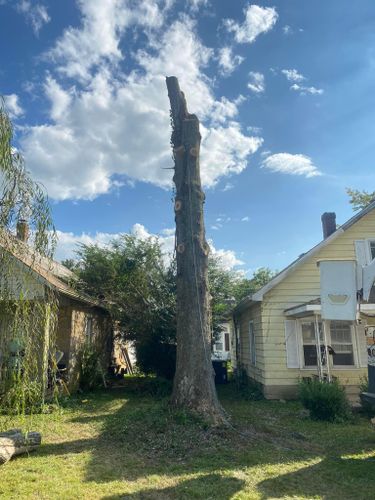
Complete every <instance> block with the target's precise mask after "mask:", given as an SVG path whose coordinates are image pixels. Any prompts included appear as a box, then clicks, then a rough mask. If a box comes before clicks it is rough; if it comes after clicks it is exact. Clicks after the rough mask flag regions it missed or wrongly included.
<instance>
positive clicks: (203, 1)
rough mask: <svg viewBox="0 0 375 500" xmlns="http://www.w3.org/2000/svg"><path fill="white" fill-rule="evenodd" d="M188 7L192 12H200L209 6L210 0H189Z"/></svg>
mask: <svg viewBox="0 0 375 500" xmlns="http://www.w3.org/2000/svg"><path fill="white" fill-rule="evenodd" d="M187 4H188V7H189V8H190V10H191V11H192V12H198V10H199V9H201V8H202V7H208V5H209V4H210V3H209V0H187Z"/></svg>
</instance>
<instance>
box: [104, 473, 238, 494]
mask: <svg viewBox="0 0 375 500" xmlns="http://www.w3.org/2000/svg"><path fill="white" fill-rule="evenodd" d="M244 484H245V482H244V481H242V480H240V479H237V478H234V477H222V476H220V475H218V474H209V475H205V476H201V477H197V478H194V479H188V480H186V481H181V482H180V483H179V484H178V486H174V487H168V488H160V489H157V488H150V489H145V490H142V491H139V492H136V493H124V494H122V495H121V494H119V495H111V496H106V497H104V499H105V500H119V499H127V498H128V499H134V500H136V499H142V500H151V499H153V500H154V499H158V498H159V499H163V500H168V499H172V498H173V499H176V498H178V499H190V498H205V499H206V500H208V499H215V500H216V499H217V498H228V499H229V498H233V495H235V494H236V493H237V492H238V491H241V489H242V488H243V486H244ZM218 492H219V493H218Z"/></svg>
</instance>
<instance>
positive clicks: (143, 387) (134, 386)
mask: <svg viewBox="0 0 375 500" xmlns="http://www.w3.org/2000/svg"><path fill="white" fill-rule="evenodd" d="M124 382H125V384H124V388H125V389H126V392H129V393H131V394H137V395H147V396H152V397H155V398H164V397H168V396H170V394H171V393H172V382H171V381H170V380H168V379H166V378H162V377H142V376H127V377H125V380H124Z"/></svg>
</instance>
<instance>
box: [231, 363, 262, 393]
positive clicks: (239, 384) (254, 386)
mask: <svg viewBox="0 0 375 500" xmlns="http://www.w3.org/2000/svg"><path fill="white" fill-rule="evenodd" d="M234 380H235V384H236V394H237V396H239V398H240V399H244V400H246V401H259V400H261V399H264V396H263V391H262V387H261V385H260V384H259V382H256V381H255V380H252V379H251V378H249V377H248V375H247V373H246V371H245V370H244V369H243V368H237V369H236V370H235V371H234Z"/></svg>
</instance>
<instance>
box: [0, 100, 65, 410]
mask: <svg viewBox="0 0 375 500" xmlns="http://www.w3.org/2000/svg"><path fill="white" fill-rule="evenodd" d="M13 136H14V134H13V126H12V123H11V121H10V119H9V115H8V113H7V110H6V107H5V104H4V100H3V99H2V98H0V269H1V275H0V333H1V334H0V407H2V408H4V407H8V408H9V409H11V410H12V411H15V412H23V411H26V410H28V409H30V407H32V406H34V405H40V403H42V402H43V401H44V397H45V394H46V392H47V389H48V387H49V388H50V389H51V388H52V385H53V384H52V382H51V380H52V379H53V376H52V375H51V374H52V372H53V367H52V365H51V357H52V356H53V354H54V353H53V351H54V341H55V335H54V331H55V328H54V327H55V324H56V311H57V300H56V295H55V293H54V290H53V289H52V288H51V287H49V286H46V282H45V281H43V280H39V282H38V279H39V277H38V273H37V272H36V270H37V269H38V266H41V265H43V267H44V268H46V266H47V267H48V266H49V265H50V264H51V265H52V257H53V252H54V248H55V244H56V233H55V229H54V226H53V221H52V216H51V211H50V206H49V202H48V197H47V194H46V193H45V191H44V189H43V188H42V187H41V186H40V185H39V184H38V183H36V182H35V181H34V180H33V179H32V178H31V176H30V174H29V173H28V172H27V170H26V168H25V165H24V161H23V158H22V155H21V154H20V152H19V151H18V150H17V149H16V148H15V147H14V146H13ZM20 221H24V223H27V224H28V226H29V228H30V242H28V243H26V242H24V241H19V240H18V239H17V238H16V236H15V232H16V226H17V223H20Z"/></svg>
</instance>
